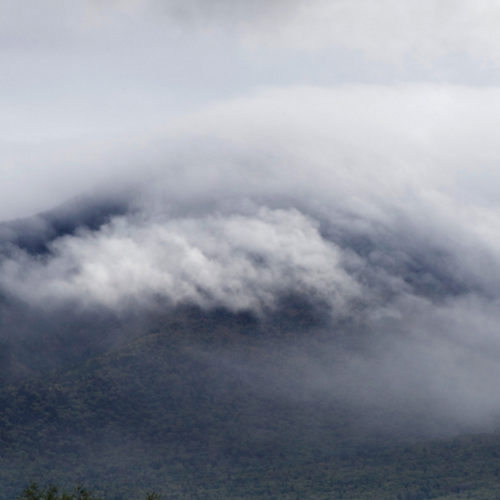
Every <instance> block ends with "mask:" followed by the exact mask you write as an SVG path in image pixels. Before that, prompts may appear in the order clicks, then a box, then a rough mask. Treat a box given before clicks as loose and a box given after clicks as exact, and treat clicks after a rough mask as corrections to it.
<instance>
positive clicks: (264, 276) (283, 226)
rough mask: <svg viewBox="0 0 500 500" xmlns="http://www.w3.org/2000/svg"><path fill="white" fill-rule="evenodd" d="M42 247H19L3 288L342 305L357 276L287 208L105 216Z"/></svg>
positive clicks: (145, 298)
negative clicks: (35, 252)
mask: <svg viewBox="0 0 500 500" xmlns="http://www.w3.org/2000/svg"><path fill="white" fill-rule="evenodd" d="M50 250H51V256H49V257H46V258H43V259H40V258H38V257H35V258H33V257H29V256H28V255H27V254H26V253H20V254H18V255H15V257H14V258H12V259H9V260H6V261H4V262H3V263H2V266H1V268H0V275H1V278H0V283H1V285H2V287H3V288H4V289H5V290H8V291H9V293H11V294H14V295H15V296H17V297H20V298H23V299H25V300H26V299H27V300H28V301H29V302H31V303H32V304H34V305H39V304H47V303H51V302H53V301H57V302H59V303H61V302H63V303H64V302H66V301H69V302H70V303H71V302H76V303H79V302H81V301H82V300H83V302H84V303H88V304H89V305H90V306H96V305H99V306H102V305H104V306H108V307H111V308H115V307H121V306H122V305H123V304H127V303H129V304H130V303H132V304H134V303H137V302H139V303H140V304H141V305H144V304H147V303H148V302H150V301H152V300H153V299H154V297H155V296H160V297H164V298H166V299H167V300H168V302H169V303H172V304H173V305H178V304H182V303H190V304H193V303H194V304H196V305H199V306H201V307H203V308H207V307H212V308H213V307H225V308H229V309H230V310H233V311H242V310H252V311H257V312H259V311H260V310H262V309H264V310H266V309H269V308H271V309H273V308H274V305H275V304H274V302H275V301H276V300H277V299H278V298H279V295H280V294H283V295H284V294H289V293H292V294H307V295H311V298H313V297H314V299H312V300H323V301H328V302H330V303H332V305H333V306H336V307H341V306H342V305H343V302H345V300H346V299H348V298H350V297H352V296H353V295H355V293H356V285H355V283H354V282H353V280H352V279H351V278H350V277H349V276H348V275H347V273H345V272H344V271H343V270H342V268H341V266H340V263H339V260H340V256H339V253H338V249H336V247H335V246H334V245H332V244H329V243H328V242H325V241H324V240H323V239H322V238H321V237H320V235H319V234H318V231H317V228H316V227H315V224H314V223H313V222H312V221H310V220H308V219H307V218H305V217H304V216H302V215H301V214H299V213H298V212H296V211H294V210H289V211H283V210H274V211H270V210H268V209H265V208H261V209H259V210H258V211H257V213H255V214H252V215H248V216H228V217H213V216H208V217H204V218H200V219H192V218H180V219H175V220H170V221H168V220H167V221H165V222H164V223H160V222H154V221H148V222H147V223H146V224H144V223H141V222H139V223H134V221H133V220H132V221H130V220H127V219H126V218H123V217H119V218H114V219H113V220H112V222H110V223H109V224H107V225H105V226H103V227H102V228H101V229H100V230H99V231H98V232H89V231H87V232H82V233H80V234H77V235H75V236H67V237H64V238H60V239H57V240H56V241H55V242H54V243H53V245H52V247H51V248H50Z"/></svg>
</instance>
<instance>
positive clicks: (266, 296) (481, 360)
mask: <svg viewBox="0 0 500 500" xmlns="http://www.w3.org/2000/svg"><path fill="white" fill-rule="evenodd" d="M499 111H500V92H498V91H497V90H493V89H491V90H490V89H483V90H471V89H464V88H458V87H452V86H430V85H421V86H417V85H415V86H399V87H367V86H366V87H365V86H355V87H345V88H338V89H330V90H328V89H315V88H292V89H288V90H268V91H263V92H262V93H261V94H259V95H257V96H255V97H252V98H247V99H239V100H235V101H231V102H228V103H225V104H223V105H220V106H216V107H213V108H211V109H209V110H206V111H205V112H202V113H198V114H196V115H193V116H192V117H188V118H184V119H183V120H182V121H178V122H177V123H176V124H175V126H173V127H172V128H171V130H170V135H169V138H168V141H169V142H170V144H172V143H175V144H177V146H175V147H174V146H171V145H170V146H169V148H168V149H169V152H168V153H167V152H165V151H166V148H164V147H163V146H162V145H161V144H157V145H156V146H154V148H156V150H155V152H154V153H151V156H150V157H149V160H148V161H149V163H155V162H154V161H153V160H152V158H156V159H157V160H158V159H159V158H161V161H160V160H158V161H156V163H157V167H151V168H150V169H148V170H147V171H144V172H142V173H138V174H137V175H136V177H135V178H134V179H133V181H131V186H129V187H128V189H127V192H126V196H125V195H124V196H123V200H124V201H123V205H122V206H121V208H120V210H119V211H118V212H116V211H115V212H113V211H112V210H108V211H106V210H104V212H103V214H104V215H103V217H102V218H100V219H99V220H98V222H96V223H95V224H94V225H89V224H82V223H77V222H75V223H74V227H73V228H70V229H68V228H66V230H65V231H60V232H59V233H57V232H56V233H50V234H49V236H46V241H45V242H44V249H43V251H40V252H37V251H33V249H31V250H30V248H27V247H26V246H25V247H23V246H22V245H20V244H19V243H18V242H16V240H15V239H13V238H12V236H9V235H8V234H7V233H5V234H6V236H4V240H3V243H2V248H3V255H4V256H3V258H2V260H1V262H0V288H1V291H2V296H3V297H4V299H5V300H7V301H9V300H10V301H17V303H22V304H23V307H27V308H29V310H30V311H34V312H33V314H36V311H37V310H38V311H45V313H46V311H53V313H54V314H57V311H58V310H67V308H68V307H71V308H74V309H75V310H78V311H83V312H84V311H94V310H99V311H102V310H107V311H111V312H113V314H118V315H119V314H120V313H121V312H122V311H130V310H136V311H142V310H148V308H149V307H154V308H157V307H158V304H160V305H162V304H163V307H165V309H168V308H170V307H172V306H177V305H189V304H194V305H197V306H200V307H201V308H203V309H205V310H213V309H217V308H225V309H227V310H230V311H232V312H251V313H254V314H255V315H256V316H258V317H261V318H266V317H270V316H272V314H273V313H274V312H276V310H277V309H278V308H279V304H280V300H281V299H282V298H283V297H285V296H290V295H293V296H302V297H303V298H304V299H305V300H307V301H308V302H309V303H311V304H317V305H318V307H321V309H322V311H327V314H328V316H329V318H330V319H329V320H328V324H329V326H326V327H325V326H324V325H323V328H326V330H327V331H329V332H330V333H329V334H328V335H329V336H327V337H328V339H327V340H324V343H323V344H322V349H321V355H318V356H319V357H318V356H313V355H311V354H310V353H308V352H309V351H307V349H305V350H304V351H303V353H302V354H300V350H299V351H297V350H294V351H293V352H294V354H293V355H292V354H291V355H290V357H289V364H288V365H287V364H286V363H285V365H284V366H285V367H284V370H285V373H287V374H291V373H293V372H294V369H295V368H296V367H297V366H300V367H301V370H302V371H301V373H302V375H303V376H301V380H300V384H301V386H302V388H306V389H307V391H309V392H311V393H316V394H321V395H322V397H327V396H328V395H331V396H332V397H342V398H344V399H345V400H349V401H350V402H351V403H352V404H354V405H355V406H356V405H358V406H360V407H361V408H363V409H364V411H366V409H367V408H372V409H373V411H374V412H375V413H376V412H377V411H378V412H381V411H382V412H386V413H391V412H393V413H398V412H399V414H404V413H405V412H410V411H411V412H413V415H418V414H419V412H420V413H422V414H423V413H425V414H427V415H431V416H432V418H431V420H432V419H434V421H435V422H437V423H436V426H437V427H438V428H439V429H441V430H442V429H443V428H448V429H458V430H463V429H467V430H481V429H487V428H491V427H492V426H494V425H495V422H496V421H497V419H498V417H499V416H500V397H499V396H498V391H497V388H496V381H497V380H498V378H499V376H500V368H499V366H500V365H499V364H498V355H499V354H500V335H499V334H498V325H499V320H500V317H499V313H498V310H499V308H498V304H499V300H500V286H499V283H500V281H499V278H500V252H499V250H500V239H499V237H498V235H499V234H500V227H499V226H500V196H499V195H498V194H497V192H496V189H494V188H493V186H494V185H495V184H496V182H497V176H496V174H495V169H496V165H497V164H498V162H499V160H500V146H499V145H498V141H497V132H498V130H499V125H500V123H499V119H498V117H499V116H500V113H499ZM74 220H76V219H74ZM70 225H71V224H70ZM29 231H31V229H30V230H28V229H27V230H26V232H27V233H28V232H29ZM2 335H3V337H4V338H6V337H7V336H8V335H11V336H14V335H15V332H10V333H9V332H6V331H4V332H2ZM311 335H312V333H311ZM322 335H324V333H322ZM339 337H343V338H350V337H352V338H353V339H355V341H353V342H352V344H349V342H344V341H343V344H342V348H341V355H339V347H338V344H337V339H338V338H339ZM323 338H324V337H323ZM335 346H336V347H335ZM294 349H295V347H294ZM297 352H299V354H297ZM294 367H295V368H294ZM401 418H402V417H401Z"/></svg>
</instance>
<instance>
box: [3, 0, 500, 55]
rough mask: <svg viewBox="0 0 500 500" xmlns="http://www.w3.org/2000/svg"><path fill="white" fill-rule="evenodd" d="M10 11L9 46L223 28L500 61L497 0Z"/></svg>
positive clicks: (261, 38)
mask: <svg viewBox="0 0 500 500" xmlns="http://www.w3.org/2000/svg"><path fill="white" fill-rule="evenodd" d="M1 13H2V19H3V23H2V24H3V28H5V29H4V30H3V33H4V41H6V42H7V44H9V43H25V42H27V43H32V42H33V43H34V42H36V43H42V44H46V43H48V42H50V41H52V42H51V43H53V42H56V40H57V37H61V38H60V40H61V42H63V41H64V40H66V43H67V42H68V40H71V39H75V37H76V39H80V41H82V40H83V41H84V42H85V43H89V42H91V40H92V39H93V38H95V40H97V39H99V38H100V39H101V45H102V44H105V45H106V44H107V43H111V44H113V43H114V42H113V39H114V38H116V37H119V38H120V39H121V40H122V41H125V40H126V39H127V38H130V35H131V34H132V35H133V36H134V37H138V38H142V39H144V38H148V36H149V37H151V36H153V38H156V39H157V40H158V41H160V40H161V37H160V38H158V35H159V34H160V33H162V32H163V34H164V35H165V34H166V33H169V34H170V35H174V36H179V35H181V34H183V33H185V34H187V33H189V36H191V37H192V36H193V34H194V33H195V32H196V31H198V32H200V31H204V32H206V33H208V32H212V34H214V32H215V31H220V30H223V31H226V32H227V33H233V34H236V36H237V37H238V38H239V39H240V40H241V41H242V42H243V44H244V45H247V46H250V47H257V46H264V45H265V46H268V47H275V48H277V47H287V48H290V49H299V50H313V51H315V50H320V49H323V48H325V47H342V48H346V49H349V50H354V51H361V52H362V53H363V54H364V55H365V56H366V57H368V58H373V59H375V60H379V61H389V62H398V63H401V62H404V60H405V59H407V58H411V57H416V58H417V59H420V60H421V61H428V62H431V61H433V60H434V61H435V60H436V59H438V58H442V57H444V56H450V55H451V56H455V55H456V54H460V53H461V54H463V55H465V56H467V57H472V58H477V59H479V60H481V61H488V62H490V63H493V64H498V62H499V59H498V47H499V44H500V37H499V35H498V26H499V23H500V7H498V5H497V3H496V2H493V1H491V0H480V1H477V2H474V3H473V4H472V3H470V2H467V1H466V0H460V1H454V2H449V1H445V2H441V1H437V0H424V1H418V0H410V1H406V2H398V1H397V0H377V1H371V0H354V1H352V0H334V1H331V0H313V1H308V2H306V1H304V0H293V1H283V0H271V1H261V0H258V1H253V0H252V1H250V0H238V1H227V0H190V1H178V0H168V1H161V2H160V1H157V0H107V1H103V2H96V1H94V0H86V1H83V0H79V1H77V2H73V3H72V4H71V6H69V5H67V4H66V3H64V2H61V1H60V0H51V2H49V3H48V4H47V5H44V9H43V11H40V10H39V6H38V4H37V2H33V0H23V1H22V2H4V3H3V4H2V11H1ZM148 33H149V35H148ZM96 37H97V38H96ZM23 40H24V42H23ZM30 40H31V41H32V42H29V41H30ZM166 40H167V39H166V38H164V39H163V41H164V42H165V41H166ZM91 43H93V42H91Z"/></svg>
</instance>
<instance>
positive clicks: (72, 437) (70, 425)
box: [0, 314, 500, 500]
mask: <svg viewBox="0 0 500 500" xmlns="http://www.w3.org/2000/svg"><path fill="white" fill-rule="evenodd" d="M194 316H196V315H194ZM186 317H187V316H185V317H184V320H183V319H182V318H183V317H182V316H179V317H178V319H177V320H176V322H174V323H170V324H168V325H167V324H161V325H158V329H159V330H160V331H159V332H158V333H153V334H151V335H148V336H146V337H144V338H142V339H140V340H137V341H135V342H133V343H131V344H130V345H128V346H127V347H125V348H123V349H120V350H119V351H116V352H112V353H109V354H106V355H104V356H101V357H98V358H93V359H90V360H88V361H87V362H85V363H84V364H82V365H76V366H74V367H71V368H70V369H67V370H65V371H60V372H56V373H52V374H48V375H45V376H43V377H38V378H32V379H29V380H26V381H23V382H20V383H17V384H15V385H10V386H6V387H4V388H3V389H2V390H1V391H0V412H1V413H0V415H1V417H0V418H1V421H0V447H1V458H0V483H1V485H2V486H1V488H0V498H2V499H8V498H13V497H14V496H15V495H16V494H17V493H19V492H20V490H21V489H22V488H23V487H24V486H25V485H26V484H27V483H28V482H29V481H31V480H37V481H39V482H41V483H46V482H51V481H53V482H56V483H58V484H61V485H71V484H73V483H74V482H78V481H83V482H85V483H86V484H87V485H88V486H90V487H91V488H94V489H95V490H96V491H97V493H99V494H101V495H102V496H105V497H106V498H134V497H139V496H140V495H142V494H143V493H144V492H145V491H147V490H151V489H154V490H156V491H158V492H159V493H161V494H162V495H163V496H165V498H178V499H186V500H187V499H191V498H209V499H212V498H213V499H224V498H227V499H229V498H250V497H258V498H268V499H271V498H280V499H281V498H282V499H297V498H313V499H316V498H317V499H327V498H352V499H363V498H366V499H368V498H370V499H376V498H381V499H391V498H394V499H398V498H405V499H422V498H449V499H451V498H463V496H461V495H465V494H467V495H471V496H469V497H467V498H484V499H487V498H488V499H491V498H494V496H492V495H494V494H497V493H500V487H499V486H497V485H498V474H499V471H500V458H499V453H498V451H497V450H498V447H499V445H500V437H499V436H497V435H489V436H486V435H485V436H476V437H474V436H470V437H462V438H459V439H457V438H449V439H447V440H442V441H435V440H434V441H427V442H423V443H422V442H420V443H419V442H414V440H411V439H409V438H408V436H406V437H405V436H403V435H402V434H399V435H396V436H394V432H392V431H393V430H394V429H393V428H391V427H390V426H389V427H388V428H386V429H385V430H384V431H381V427H380V426H378V427H377V426H371V427H370V426H367V424H366V422H367V415H363V414H362V412H359V409H354V408H353V407H352V406H349V405H348V404H347V403H346V402H345V401H342V400H340V399H337V400H336V399H335V398H332V399H327V398H324V397H320V396H316V397H315V396H311V395H307V396H305V395H303V394H300V390H301V385H300V383H299V379H300V373H299V376H298V378H297V379H296V380H294V379H293V374H292V371H291V370H290V368H289V363H288V355H287V354H286V351H285V350H284V349H283V343H282V335H284V330H280V329H277V330H276V331H275V332H272V331H271V332H267V335H262V334H261V333H262V332H261V331H260V327H259V324H258V322H256V321H254V320H252V318H249V317H245V316H244V315H240V316H231V315H224V314H219V315H217V317H216V318H215V317H210V316H207V315H203V314H199V315H198V316H197V318H196V319H195V320H193V318H192V317H191V318H190V319H186ZM215 325H217V328H215ZM289 343H290V339H289V338H287V344H289ZM312 343H314V342H312ZM299 372H300V370H299ZM370 418H375V419H376V415H370ZM391 436H392V437H391Z"/></svg>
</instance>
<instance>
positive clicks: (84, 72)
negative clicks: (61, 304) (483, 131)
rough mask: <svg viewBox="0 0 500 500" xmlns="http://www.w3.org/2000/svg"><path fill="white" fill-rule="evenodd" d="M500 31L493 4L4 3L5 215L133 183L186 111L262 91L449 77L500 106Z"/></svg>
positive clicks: (298, 0) (0, 48) (1, 130)
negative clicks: (111, 184)
mask: <svg viewBox="0 0 500 500" xmlns="http://www.w3.org/2000/svg"><path fill="white" fill-rule="evenodd" d="M499 26H500V6H498V4H497V3H496V2H494V1H488V0H478V1H475V2H470V1H466V0H454V1H447V0H446V1H442V0H418V1H417V0H405V1H403V2H401V1H397V0H312V1H307V2H306V1H303V0H292V1H290V0H289V1H285V0H267V1H264V0H190V1H187V0H183V1H180V0H100V1H97V0H86V1H85V0H72V1H71V2H67V1H65V0H48V1H45V2H39V1H37V0H3V1H2V2H1V3H0V109H1V113H0V141H1V142H0V151H1V157H2V162H1V166H0V169H1V170H0V220H6V219H11V218H16V217H19V216H26V215H31V214H32V213H36V212H38V211H40V210H43V209H47V208H50V207H51V206H53V205H54V204H57V203H59V202H61V201H64V200H65V199H68V198H70V197H72V196H74V195H75V194H77V193H78V192H80V191H82V190H85V189H88V188H89V187H91V186H92V185H93V184H99V183H102V182H104V180H105V179H106V178H111V179H113V178H116V176H117V175H119V176H122V175H125V174H124V173H123V171H130V170H131V169H132V170H134V169H136V168H137V165H138V164H145V163H147V162H148V161H151V151H152V150H153V149H154V148H153V147H151V141H153V142H154V141H158V140H161V141H162V142H163V143H164V144H167V143H169V141H170V138H169V137H168V134H165V130H172V127H173V128H175V126H174V125H172V124H173V123H176V120H177V119H179V117H182V116H183V115H185V114H191V115H192V114H193V113H197V112H200V111H201V112H205V110H206V108H207V107H210V106H212V107H213V106H216V105H219V104H220V105H222V106H226V107H227V106H230V104H229V103H230V102H232V100H235V99H236V100H237V99H239V98H249V97H250V96H252V95H254V94H255V93H256V92H261V91H262V89H269V88H273V89H275V91H274V92H275V95H277V94H276V92H278V93H279V89H283V90H284V91H285V90H286V89H287V88H290V87H293V86H304V85H305V86H313V87H318V88H330V89H331V88H338V87H339V86H346V85H356V84H365V85H369V86H371V85H383V86H387V89H388V90H387V93H390V89H391V88H394V85H397V84H400V83H405V82H406V83H418V84H422V83H425V82H427V83H429V82H432V83H434V84H444V83H446V84H454V85H458V86H466V87H467V86H472V87H476V88H478V89H480V90H478V96H479V94H480V93H481V92H482V91H483V90H484V92H485V94H484V95H485V98H484V99H483V101H492V104H493V106H496V102H497V101H496V100H497V97H492V95H493V94H492V93H491V91H490V90H489V89H486V87H488V86H493V87H495V86H496V85H497V83H498V81H499V79H498V77H499V74H500V73H499V70H500V30H499ZM395 92H397V91H396V90H395ZM454 92H455V91H454ZM442 94H443V95H445V94H446V90H444V91H442ZM495 96H496V94H495ZM478 99H481V98H480V97H478ZM224 103H226V104H224ZM297 104H298V105H299V106H300V103H297ZM483 108H484V109H483V111H484V113H486V114H487V115H488V114H489V105H488V104H484V103H483ZM353 112H354V113H356V114H357V115H358V116H359V119H360V121H361V122H363V121H364V120H365V118H366V119H368V120H369V119H370V117H371V111H370V110H369V109H366V110H364V109H363V108H362V107H356V110H355V111H354V110H353ZM481 112H482V111H480V110H476V111H474V113H475V114H476V115H480V113H481ZM363 113H366V116H362V115H363ZM425 113H426V111H424V114H425ZM412 116H414V117H415V119H417V120H418V119H419V118H420V117H419V112H418V110H415V113H414V114H413V115H412ZM476 119H477V120H478V121H479V122H480V121H481V118H480V116H476ZM488 119H490V124H491V117H489V118H488ZM187 133H188V135H189V134H190V131H187ZM132 150H133V152H132ZM134 155H135V156H134ZM131 157H133V158H137V162H136V163H135V164H134V165H132V163H133V162H132V161H131ZM117 172H120V173H119V174H118V173H117ZM127 175H128V174H127Z"/></svg>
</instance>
